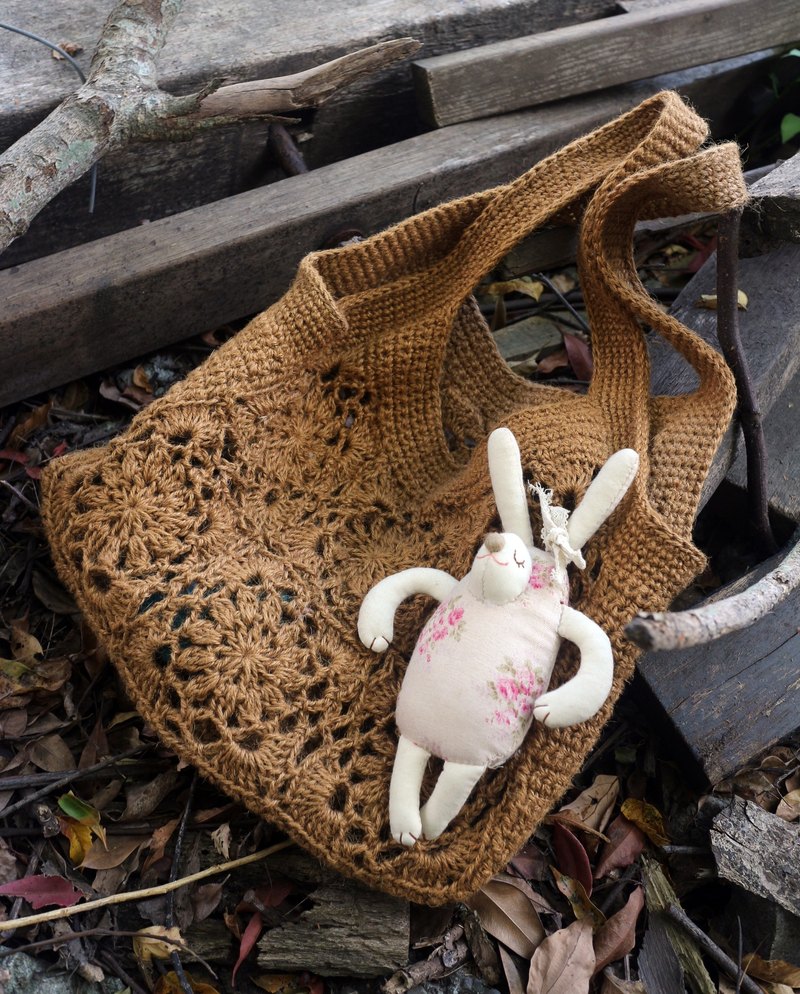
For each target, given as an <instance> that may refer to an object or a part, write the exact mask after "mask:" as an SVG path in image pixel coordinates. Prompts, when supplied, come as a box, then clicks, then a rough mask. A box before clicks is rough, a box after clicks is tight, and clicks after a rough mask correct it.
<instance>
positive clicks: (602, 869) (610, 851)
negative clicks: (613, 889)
mask: <svg viewBox="0 0 800 994" xmlns="http://www.w3.org/2000/svg"><path fill="white" fill-rule="evenodd" d="M646 840H647V836H646V835H645V834H644V832H643V831H642V830H641V829H640V828H637V827H636V825H634V824H633V822H630V821H628V819H627V818H625V817H624V816H623V815H617V817H616V818H615V819H614V820H613V821H612V822H611V824H610V825H609V827H608V844H607V845H606V846H604V847H603V850H602V852H601V853H600V862H599V863H598V864H597V867H596V869H595V871H594V879H595V880H599V879H600V878H601V877H604V876H605V875H606V874H607V873H610V872H611V871H612V870H624V869H625V867H626V866H630V865H631V863H633V862H634V860H636V859H638V857H639V856H640V855H641V853H642V851H643V850H644V846H645V842H646Z"/></svg>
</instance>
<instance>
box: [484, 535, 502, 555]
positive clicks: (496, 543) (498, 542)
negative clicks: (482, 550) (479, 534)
mask: <svg viewBox="0 0 800 994" xmlns="http://www.w3.org/2000/svg"><path fill="white" fill-rule="evenodd" d="M483 544H484V545H485V546H486V551H487V552H492V553H495V552H499V551H500V550H501V549H502V548H503V546H504V545H505V544H506V540H505V539H504V538H503V536H502V535H501V534H500V533H499V532H487V533H486V537H485V538H484V540H483Z"/></svg>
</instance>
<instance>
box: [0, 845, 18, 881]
mask: <svg viewBox="0 0 800 994" xmlns="http://www.w3.org/2000/svg"><path fill="white" fill-rule="evenodd" d="M18 877H19V873H18V872H17V857H16V856H15V855H14V853H13V852H12V851H11V850H10V849H9V848H8V843H7V842H6V841H5V839H0V884H7V883H8V882H9V881H10V880H16V879H17V878H18Z"/></svg>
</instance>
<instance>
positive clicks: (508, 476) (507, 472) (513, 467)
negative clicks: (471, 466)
mask: <svg viewBox="0 0 800 994" xmlns="http://www.w3.org/2000/svg"><path fill="white" fill-rule="evenodd" d="M488 455H489V476H490V477H491V480H492V490H493V491H494V500H495V504H496V505H497V511H498V513H499V515H500V521H501V522H502V524H503V531H506V532H511V533H512V534H514V535H518V536H519V537H520V538H521V539H522V541H523V542H524V543H525V545H526V546H527V547H528V548H529V549H530V548H532V547H533V532H532V531H531V516H530V511H529V510H528V498H527V496H526V495H525V483H524V481H523V479H522V462H521V460H520V455H519V446H518V445H517V440H516V438H514V434H513V432H512V431H511V430H510V429H509V428H495V430H494V431H493V432H492V433H491V435H490V436H489V442H488Z"/></svg>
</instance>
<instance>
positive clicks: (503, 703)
mask: <svg viewBox="0 0 800 994" xmlns="http://www.w3.org/2000/svg"><path fill="white" fill-rule="evenodd" d="M500 673H501V674H503V675H502V676H498V678H497V679H496V680H490V681H489V684H488V689H489V694H490V695H491V697H492V699H493V700H495V701H496V702H497V703H498V704H499V705H500V706H499V707H498V708H497V709H496V710H495V711H494V713H493V714H492V716H491V719H490V720H491V721H493V722H494V723H495V724H497V725H505V726H506V727H509V728H510V727H512V726H515V725H516V726H518V725H521V724H523V723H524V722H526V721H527V720H528V719H529V718H530V715H531V713H532V711H533V704H534V701H535V700H536V698H537V697H539V695H540V694H541V693H542V691H543V690H544V680H543V679H542V674H541V671H540V670H539V669H538V668H537V667H535V666H534V665H533V663H532V662H529V661H527V660H526V661H525V662H523V663H521V664H516V663H515V662H514V660H513V659H509V658H508V657H506V659H505V661H504V662H503V665H502V666H501V667H500Z"/></svg>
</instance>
